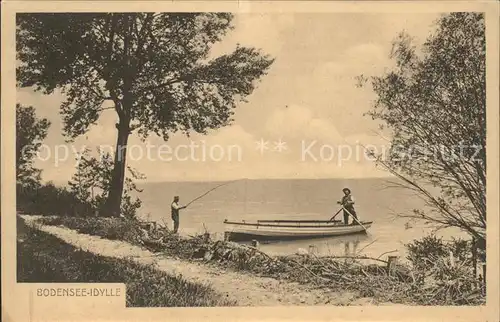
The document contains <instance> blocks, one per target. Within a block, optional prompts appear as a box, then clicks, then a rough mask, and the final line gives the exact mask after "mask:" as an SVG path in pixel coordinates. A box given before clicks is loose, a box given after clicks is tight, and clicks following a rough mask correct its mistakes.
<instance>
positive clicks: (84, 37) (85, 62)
mask: <svg viewBox="0 0 500 322" xmlns="http://www.w3.org/2000/svg"><path fill="white" fill-rule="evenodd" d="M232 19H233V16H232V15H231V14H229V13H92V14H89V13H85V14H76V13H71V14H68V13H57V14H47V13H42V14H31V13H30V14H19V15H17V26H18V28H17V58H18V60H19V61H20V62H21V63H20V64H19V67H18V69H17V79H18V85H19V86H34V88H35V89H37V90H40V91H42V92H44V93H46V94H50V93H52V92H53V91H54V90H55V89H60V90H62V92H63V93H64V94H65V97H66V100H65V101H64V102H63V103H62V106H61V113H62V115H63V119H64V132H65V133H66V134H67V137H68V138H69V139H70V140H71V139H73V138H75V137H77V136H79V135H81V134H83V133H85V132H86V131H87V130H88V128H89V126H90V125H91V124H94V123H96V122H97V121H98V119H99V116H100V115H101V113H102V112H103V110H104V109H107V108H111V109H114V110H115V111H116V113H117V115H118V119H119V121H118V123H117V125H116V126H117V129H118V138H117V147H116V154H115V169H114V170H113V180H112V190H111V194H110V197H109V202H110V204H111V206H110V208H111V210H112V211H114V210H116V207H117V206H118V205H119V199H120V198H121V193H122V190H123V184H124V174H125V157H126V145H127V139H128V135H129V134H130V133H131V132H132V131H135V130H137V132H138V134H139V135H140V136H141V137H142V138H143V139H145V138H147V137H148V136H149V135H150V134H151V133H154V134H157V135H159V136H161V137H163V138H164V139H165V140H167V139H168V138H169V136H170V135H171V134H172V133H174V132H177V131H181V132H183V133H185V134H188V135H189V133H190V132H192V131H195V132H198V133H206V132H207V131H208V130H209V129H215V128H219V127H221V126H225V125H227V124H229V123H230V122H231V121H232V115H233V109H234V108H235V107H236V104H237V102H238V101H239V100H244V99H245V98H246V97H247V96H248V95H249V94H251V93H252V91H253V90H254V88H255V86H256V81H257V80H258V79H260V78H261V77H262V76H263V75H265V74H266V72H267V70H268V69H269V67H270V66H271V64H272V62H273V59H271V58H270V57H268V56H267V55H263V54H261V53H260V52H259V50H257V49H254V48H246V47H240V46H238V47H237V48H236V49H235V50H234V51H233V52H231V53H227V54H224V55H221V56H219V57H216V58H212V57H211V56H210V53H211V51H210V49H211V47H212V45H213V44H215V43H217V42H219V41H221V40H222V38H223V37H224V36H225V35H226V33H227V32H228V31H229V30H231V28H232V24H231V23H232ZM108 103H109V104H108ZM113 209H114V210H113Z"/></svg>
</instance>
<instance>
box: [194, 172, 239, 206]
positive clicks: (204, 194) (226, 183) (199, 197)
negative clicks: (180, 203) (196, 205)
mask: <svg viewBox="0 0 500 322" xmlns="http://www.w3.org/2000/svg"><path fill="white" fill-rule="evenodd" d="M239 180H243V179H238V180H233V181H228V182H224V183H222V184H220V185H218V186H216V187H214V188H212V189H210V190H208V191H207V192H205V193H203V194H201V195H200V196H198V197H196V198H194V199H193V200H191V201H190V202H188V203H187V204H186V206H185V207H187V206H189V205H190V204H192V203H193V202H195V201H196V200H198V199H201V198H203V197H205V196H206V195H208V194H209V193H210V192H212V191H214V190H215V189H218V188H220V187H222V186H225V185H228V184H230V183H233V182H236V181H239Z"/></svg>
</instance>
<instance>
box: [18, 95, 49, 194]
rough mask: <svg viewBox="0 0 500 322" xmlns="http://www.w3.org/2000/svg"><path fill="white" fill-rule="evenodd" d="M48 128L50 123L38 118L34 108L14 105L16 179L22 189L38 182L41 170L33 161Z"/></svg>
mask: <svg viewBox="0 0 500 322" xmlns="http://www.w3.org/2000/svg"><path fill="white" fill-rule="evenodd" d="M49 127H50V122H49V121H48V120H47V119H45V118H38V117H37V116H36V111H35V108H34V107H32V106H22V105H20V104H16V170H17V171H16V179H17V183H18V184H19V185H20V186H22V187H25V186H33V185H34V184H37V183H38V182H39V181H40V173H41V170H40V169H37V168H35V167H34V161H35V156H36V153H37V152H38V150H39V149H40V146H41V144H42V142H43V140H44V139H45V137H46V136H47V131H48V129H49Z"/></svg>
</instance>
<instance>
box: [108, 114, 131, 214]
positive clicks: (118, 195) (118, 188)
mask: <svg viewBox="0 0 500 322" xmlns="http://www.w3.org/2000/svg"><path fill="white" fill-rule="evenodd" d="M117 128H118V137H117V140H116V149H115V162H114V168H113V175H112V178H111V186H110V191H109V195H108V200H107V201H106V207H105V214H104V215H105V216H111V217H117V216H119V215H120V212H121V211H120V206H121V202H122V195H123V186H124V182H125V164H126V156H127V142H128V136H129V134H130V129H129V122H128V121H122V120H120V123H119V124H117Z"/></svg>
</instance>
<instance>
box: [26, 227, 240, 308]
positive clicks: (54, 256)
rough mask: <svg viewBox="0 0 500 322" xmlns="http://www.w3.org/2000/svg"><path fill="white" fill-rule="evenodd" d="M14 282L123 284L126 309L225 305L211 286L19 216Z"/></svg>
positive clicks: (225, 302) (227, 304)
mask: <svg viewBox="0 0 500 322" xmlns="http://www.w3.org/2000/svg"><path fill="white" fill-rule="evenodd" d="M17 230H18V234H17V280H18V282H43V283H46V282H72V283H78V282H88V283H92V282H106V283H125V284H126V289H127V295H126V296H127V306H131V307H165V306H166V307H192V306H229V305H234V303H231V302H228V301H226V300H225V299H223V298H222V297H221V296H219V295H218V294H216V293H215V292H214V291H212V290H211V289H210V288H209V287H207V286H204V285H199V284H193V283H190V282H187V281H185V280H184V279H182V278H179V277H174V276H170V275H167V274H165V273H163V272H161V271H159V270H156V269H155V268H154V267H152V266H145V265H139V264H136V263H133V262H131V261H128V260H121V259H114V258H108V257H103V256H96V255H94V254H92V253H90V252H86V251H82V250H79V249H76V248H75V247H73V246H71V245H69V244H66V243H64V242H63V241H62V240H60V239H58V238H56V237H54V236H52V235H49V234H47V233H44V232H41V231H39V230H37V229H35V228H34V227H30V226H28V225H26V223H25V222H24V221H23V220H22V219H21V218H19V217H18V220H17Z"/></svg>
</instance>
